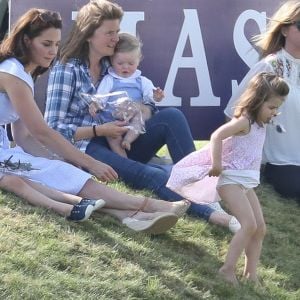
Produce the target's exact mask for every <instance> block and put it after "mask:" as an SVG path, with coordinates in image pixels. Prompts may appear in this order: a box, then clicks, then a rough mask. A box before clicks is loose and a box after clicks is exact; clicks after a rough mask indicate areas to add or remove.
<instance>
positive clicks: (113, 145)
mask: <svg viewBox="0 0 300 300" xmlns="http://www.w3.org/2000/svg"><path fill="white" fill-rule="evenodd" d="M129 131H131V130H129ZM106 140H107V143H108V145H109V147H110V149H111V150H112V151H113V152H115V153H117V154H119V155H120V156H123V157H127V153H126V151H125V149H124V148H123V147H122V144H121V143H123V137H121V136H120V137H117V138H111V137H106Z"/></svg>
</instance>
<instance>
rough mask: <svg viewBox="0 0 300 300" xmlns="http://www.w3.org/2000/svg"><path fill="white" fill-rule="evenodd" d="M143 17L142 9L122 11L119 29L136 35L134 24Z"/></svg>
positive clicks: (142, 19)
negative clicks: (138, 10)
mask: <svg viewBox="0 0 300 300" xmlns="http://www.w3.org/2000/svg"><path fill="white" fill-rule="evenodd" d="M144 19H145V14H144V12H142V11H140V12H137V11H133V12H128V11H127V12H124V16H123V19H122V22H121V31H125V32H128V33H131V34H133V35H135V36H136V24H137V23H138V22H139V21H144Z"/></svg>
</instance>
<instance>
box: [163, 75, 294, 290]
mask: <svg viewBox="0 0 300 300" xmlns="http://www.w3.org/2000/svg"><path fill="white" fill-rule="evenodd" d="M288 92H289V87H288V85H287V84H286V83H285V81H284V80H283V79H282V78H280V77H278V76H277V75H274V74H271V73H266V72H262V73H259V74H257V75H256V76H255V77H253V79H252V80H251V81H250V83H249V85H248V87H247V89H246V91H245V92H244V94H242V96H241V98H240V101H239V103H238V105H237V106H236V109H235V113H234V118H233V119H232V120H231V121H230V122H228V123H226V124H224V125H222V126H221V127H220V128H218V129H217V130H216V131H215V132H214V133H213V134H212V135H211V139H210V144H208V145H207V146H206V147H204V148H202V149H201V150H199V151H196V152H193V153H191V154H190V155H188V156H186V157H185V158H184V159H182V160H181V161H179V162H178V163H177V164H176V165H175V166H174V168H173V170H172V174H171V177H170V179H169V181H168V183H167V187H169V188H170V189H172V190H174V191H176V192H177V193H179V194H181V195H182V196H184V197H185V198H188V199H189V200H191V201H194V202H197V203H203V202H212V201H215V200H216V197H215V195H209V194H208V193H206V195H205V197H207V199H208V200H207V201H206V200H205V199H204V198H203V196H204V195H203V192H202V191H201V190H198V189H197V187H199V186H200V185H202V187H203V186H204V185H203V182H205V181H206V187H207V188H208V190H210V191H213V190H214V191H217V193H218V195H219V196H220V198H221V199H222V200H224V201H225V203H226V205H227V207H228V209H229V210H230V212H231V213H232V215H234V216H235V217H236V218H237V219H238V221H239V222H240V223H241V229H240V230H239V231H237V233H236V234H235V235H234V236H233V238H232V240H231V243H230V246H229V250H228V253H227V256H226V259H225V263H224V265H223V266H222V267H221V268H220V270H219V275H221V277H222V278H223V279H225V280H226V281H228V282H231V283H233V284H235V285H236V284H237V283H238V281H237V278H236V275H235V268H236V264H237V261H238V259H239V257H240V255H241V254H242V252H243V251H244V250H245V268H244V276H245V277H246V278H248V279H249V280H252V281H257V273H256V269H257V264H258V261H259V257H260V252H261V246H262V241H263V238H264V235H265V231H266V229H265V222H264V218H263V213H262V209H261V206H260V204H259V201H258V198H257V196H256V194H255V191H254V188H255V187H256V186H257V185H258V184H259V175H260V164H261V159H262V148H263V144H264V140H265V132H266V126H265V124H267V123H270V121H271V120H272V118H273V117H274V116H276V113H277V109H278V107H279V106H280V105H281V104H282V102H283V100H284V97H285V96H286V95H287V94H288ZM216 177H218V179H216ZM213 184H215V185H214V187H216V189H215V188H214V189H211V188H209V187H212V186H213Z"/></svg>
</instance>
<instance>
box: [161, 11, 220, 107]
mask: <svg viewBox="0 0 300 300" xmlns="http://www.w3.org/2000/svg"><path fill="white" fill-rule="evenodd" d="M183 11H184V16H185V19H184V23H183V25H182V29H181V33H180V36H179V40H178V43H177V46H176V50H175V53H174V57H173V61H172V64H171V67H170V71H169V75H168V78H167V81H166V85H165V88H164V90H165V93H166V95H168V96H167V97H166V99H165V100H164V101H163V102H162V103H161V105H163V106H181V98H180V97H176V96H174V95H173V87H174V82H175V79H176V75H177V71H178V69H179V68H194V69H195V70H196V77H197V82H198V86H199V90H200V95H199V96H198V97H192V98H191V106H219V105H220V98H218V97H215V96H214V95H213V92H212V87H211V82H210V77H209V72H208V66H207V61H206V56H205V50H204V45H203V41H202V33H201V28H200V24H199V20H198V14H197V10H195V9H184V10H183ZM188 38H189V40H190V44H191V49H192V53H193V56H192V57H183V56H182V54H183V52H184V48H185V45H186V42H187V40H188ZM200 81H201V82H202V86H201V89H200Z"/></svg>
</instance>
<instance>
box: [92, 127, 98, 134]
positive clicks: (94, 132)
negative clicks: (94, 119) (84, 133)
mask: <svg viewBox="0 0 300 300" xmlns="http://www.w3.org/2000/svg"><path fill="white" fill-rule="evenodd" d="M93 134H94V137H97V136H98V135H97V131H96V125H93Z"/></svg>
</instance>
